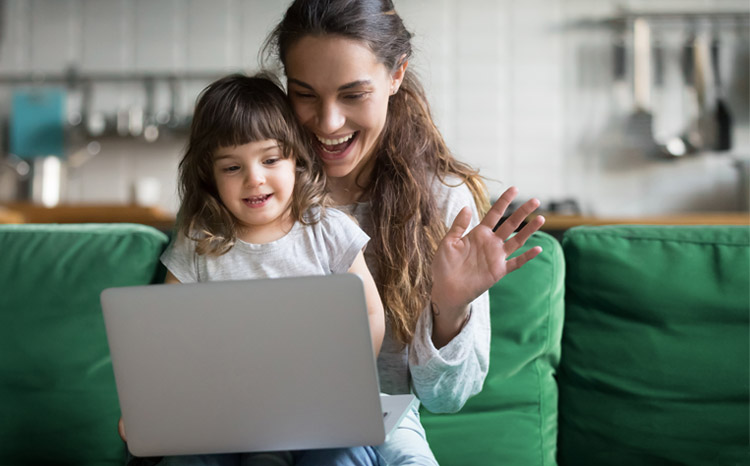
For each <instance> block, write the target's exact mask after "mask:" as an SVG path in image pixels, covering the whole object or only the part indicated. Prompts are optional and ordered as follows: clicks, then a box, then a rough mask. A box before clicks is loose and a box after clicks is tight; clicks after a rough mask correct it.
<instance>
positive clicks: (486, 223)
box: [432, 187, 544, 323]
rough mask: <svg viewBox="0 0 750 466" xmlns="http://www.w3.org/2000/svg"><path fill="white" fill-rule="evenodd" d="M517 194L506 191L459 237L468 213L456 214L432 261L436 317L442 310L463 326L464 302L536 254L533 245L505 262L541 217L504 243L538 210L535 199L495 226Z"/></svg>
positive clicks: (465, 225) (466, 303)
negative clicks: (470, 228)
mask: <svg viewBox="0 0 750 466" xmlns="http://www.w3.org/2000/svg"><path fill="white" fill-rule="evenodd" d="M517 194H518V189H516V188H515V187H511V188H508V189H507V190H506V191H505V192H504V193H503V195H502V196H500V199H498V200H497V201H496V202H495V203H494V204H493V205H492V207H491V208H490V210H489V212H487V215H486V216H485V217H484V219H483V220H482V222H481V223H480V224H479V225H477V226H476V227H474V228H473V229H472V230H471V231H469V233H468V234H466V235H465V236H464V232H465V231H466V229H467V228H468V227H469V222H470V221H471V211H470V210H469V208H468V207H464V208H463V209H462V210H461V212H459V213H458V215H457V216H456V219H455V220H454V221H453V225H452V226H451V228H450V230H448V233H447V234H446V235H445V238H443V240H442V241H441V242H440V245H439V246H438V249H437V252H436V253H435V258H434V259H433V263H432V273H433V284H432V303H433V312H434V313H435V314H436V315H441V314H442V313H444V312H445V313H447V314H448V315H446V316H445V317H444V318H446V319H447V320H448V322H450V321H453V322H454V323H455V322H458V323H462V322H464V320H465V319H466V312H467V310H466V309H467V306H468V305H469V303H471V302H472V301H473V300H474V299H476V298H477V297H478V296H479V295H481V294H482V293H484V292H485V291H487V290H488V289H489V288H490V287H491V286H492V285H494V284H495V283H496V282H497V281H498V280H500V279H501V278H503V277H504V276H505V275H507V274H508V273H510V272H512V271H514V270H516V269H518V268H519V267H521V266H522V265H524V264H525V263H526V262H528V261H530V260H531V259H533V258H534V257H536V256H537V255H538V254H539V253H540V252H542V248H540V247H538V246H537V247H534V248H531V249H529V250H528V251H526V252H524V253H523V254H521V255H520V256H518V257H514V258H513V259H508V257H509V256H510V255H511V254H513V253H514V252H515V251H517V250H518V249H519V248H521V247H522V246H523V245H524V244H525V243H526V240H527V239H529V236H531V234H532V233H534V232H535V231H537V230H538V229H539V228H540V227H541V226H542V225H543V224H544V217H542V216H537V217H535V218H534V219H533V220H531V221H530V222H529V223H528V224H526V225H525V226H524V227H523V228H522V229H521V230H520V231H519V232H518V233H517V234H516V235H515V236H513V237H512V238H510V239H509V237H510V235H511V234H512V233H513V232H514V231H515V230H516V229H517V228H518V227H519V225H521V223H522V222H523V221H524V219H525V218H526V217H527V216H528V215H529V214H531V213H532V212H533V211H534V210H536V209H537V207H539V201H538V200H536V199H531V200H529V201H527V202H526V203H524V204H523V205H522V206H521V207H519V208H518V210H516V211H515V212H514V213H513V214H512V215H511V216H510V217H508V218H507V219H506V220H505V221H504V222H503V223H501V224H499V225H498V222H499V221H500V219H501V218H502V217H503V214H504V213H505V210H506V209H507V208H508V206H509V205H510V203H511V202H512V201H513V199H514V198H515V197H516V195H517ZM451 317H452V318H453V319H451Z"/></svg>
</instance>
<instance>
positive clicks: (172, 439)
mask: <svg viewBox="0 0 750 466" xmlns="http://www.w3.org/2000/svg"><path fill="white" fill-rule="evenodd" d="M101 302H102V309H103V312H104V322H105V325H106V329H107V337H108V340H109V347H110V352H111V355H112V365H113V367H114V373H115V381H116V384H117V391H118V396H119V399H120V408H121V411H122V417H123V421H124V423H125V430H126V432H127V437H128V448H129V450H130V451H131V453H132V454H134V455H136V456H163V455H185V454H203V453H230V452H250V451H269V450H298V449H314V448H333V447H348V446H357V445H379V444H381V443H383V442H384V441H385V438H386V435H387V433H389V432H390V431H391V430H392V429H393V428H394V427H395V426H396V425H397V424H398V423H399V422H400V420H401V419H402V417H403V416H404V415H405V413H406V412H407V410H408V409H409V407H410V406H411V404H412V403H413V402H414V396H413V395H397V396H387V395H382V396H381V395H380V394H379V391H378V378H377V370H376V363H375V358H374V355H373V351H372V343H371V338H370V330H369V324H368V319H367V308H366V305H365V297H364V290H363V286H362V281H361V280H360V278H359V277H358V276H356V275H352V274H341V275H328V276H314V277H296V278H277V279H264V280H244V281H227V282H211V283H194V284H183V285H149V286H135V287H123V288H109V289H106V290H104V291H103V292H102V294H101ZM113 428H114V427H113Z"/></svg>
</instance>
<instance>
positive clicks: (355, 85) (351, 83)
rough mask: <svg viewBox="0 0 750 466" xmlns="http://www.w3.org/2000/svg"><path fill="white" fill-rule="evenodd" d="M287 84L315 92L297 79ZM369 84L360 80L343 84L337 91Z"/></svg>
mask: <svg viewBox="0 0 750 466" xmlns="http://www.w3.org/2000/svg"><path fill="white" fill-rule="evenodd" d="M289 82H290V83H292V84H296V85H298V86H300V87H304V88H305V89H310V90H311V91H313V90H315V89H314V88H313V87H312V86H311V85H309V84H307V83H306V82H304V81H300V80H299V79H294V78H289ZM370 84H372V81H371V80H369V79H360V80H357V81H352V82H350V83H346V84H343V85H341V86H339V89H338V90H339V91H345V90H347V89H351V88H353V87H358V86H368V85H370Z"/></svg>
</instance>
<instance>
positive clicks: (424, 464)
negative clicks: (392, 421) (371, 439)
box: [375, 405, 438, 466]
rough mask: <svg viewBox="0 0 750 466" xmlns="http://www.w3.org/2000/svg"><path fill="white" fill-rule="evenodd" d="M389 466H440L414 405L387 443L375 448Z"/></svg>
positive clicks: (417, 409) (416, 407) (417, 408)
mask: <svg viewBox="0 0 750 466" xmlns="http://www.w3.org/2000/svg"><path fill="white" fill-rule="evenodd" d="M375 449H376V450H377V452H378V453H379V454H380V456H381V457H382V459H383V460H384V462H385V465H387V466H407V465H409V466H412V465H413V466H438V463H437V460H436V459H435V455H433V453H432V450H430V445H429V444H428V443H427V436H426V435H425V431H424V427H422V422H421V421H420V419H419V407H418V406H417V405H414V406H412V407H411V409H410V410H409V412H408V413H406V415H405V416H404V419H403V420H402V421H401V424H399V425H398V427H396V428H395V429H393V432H391V433H390V435H389V436H388V438H387V439H386V440H385V443H384V444H382V445H379V446H377V447H375Z"/></svg>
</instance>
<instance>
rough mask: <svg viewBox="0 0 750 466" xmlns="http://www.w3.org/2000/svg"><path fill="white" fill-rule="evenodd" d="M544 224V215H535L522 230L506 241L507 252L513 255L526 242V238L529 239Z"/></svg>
mask: <svg viewBox="0 0 750 466" xmlns="http://www.w3.org/2000/svg"><path fill="white" fill-rule="evenodd" d="M542 225H544V217H542V216H541V215H538V216H536V217H534V218H533V219H532V220H531V221H530V222H529V223H527V224H526V225H525V226H524V227H523V228H521V231H519V232H518V233H516V235H515V236H513V237H512V238H510V239H509V240H507V241H506V242H505V253H506V254H507V255H511V254H513V253H514V252H516V251H517V250H518V249H519V248H521V247H522V246H523V245H524V244H526V240H528V239H529V237H530V236H531V235H533V234H534V232H536V231H538V230H539V228H541V227H542Z"/></svg>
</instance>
